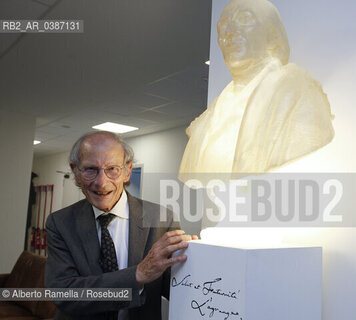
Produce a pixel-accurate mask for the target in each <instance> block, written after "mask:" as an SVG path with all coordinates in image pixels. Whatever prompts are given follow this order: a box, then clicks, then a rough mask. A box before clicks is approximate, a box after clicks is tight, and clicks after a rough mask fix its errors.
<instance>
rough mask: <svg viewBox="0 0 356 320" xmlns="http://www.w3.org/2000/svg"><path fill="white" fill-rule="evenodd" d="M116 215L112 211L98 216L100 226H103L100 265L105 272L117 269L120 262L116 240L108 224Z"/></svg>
mask: <svg viewBox="0 0 356 320" xmlns="http://www.w3.org/2000/svg"><path fill="white" fill-rule="evenodd" d="M114 217H115V215H113V214H112V213H109V214H102V215H100V216H99V217H98V220H99V223H100V226H101V258H100V266H101V268H102V269H103V272H111V271H117V270H119V268H118V262H117V258H116V250H115V245H114V241H112V238H111V236H110V233H109V230H108V225H109V223H110V222H111V220H112V219H114Z"/></svg>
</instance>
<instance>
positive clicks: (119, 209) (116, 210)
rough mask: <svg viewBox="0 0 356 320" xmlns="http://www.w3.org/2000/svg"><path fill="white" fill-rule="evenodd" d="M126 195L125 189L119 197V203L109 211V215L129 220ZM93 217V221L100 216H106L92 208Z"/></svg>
mask: <svg viewBox="0 0 356 320" xmlns="http://www.w3.org/2000/svg"><path fill="white" fill-rule="evenodd" d="M127 204H128V203H127V194H126V191H125V189H123V190H122V193H121V197H120V199H119V201H118V202H117V203H116V204H115V206H114V207H113V208H112V209H111V210H110V213H112V214H114V215H115V216H118V217H120V218H123V219H128V218H129V212H128V210H127ZM92 207H93V210H94V216H95V219H97V218H98V217H99V216H100V215H102V214H106V212H104V211H102V210H100V209H98V208H96V207H94V206H93V205H92Z"/></svg>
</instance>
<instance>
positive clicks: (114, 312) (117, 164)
mask: <svg viewBox="0 0 356 320" xmlns="http://www.w3.org/2000/svg"><path fill="white" fill-rule="evenodd" d="M132 160H133V152H132V149H131V148H130V147H129V146H128V145H127V144H126V143H124V142H123V141H122V140H120V138H118V137H117V136H116V135H115V134H112V133H110V132H94V133H89V134H86V135H84V136H83V137H81V138H80V139H79V140H78V141H77V142H76V143H75V144H74V146H73V148H72V151H71V154H70V166H71V169H72V171H73V173H74V176H75V181H76V184H77V185H78V186H80V187H81V189H82V191H83V193H84V195H85V197H86V199H84V200H82V201H79V202H77V203H75V204H73V205H71V206H69V207H67V208H64V209H62V210H59V211H57V212H55V213H53V214H51V215H50V216H49V217H48V219H47V224H46V228H47V234H48V260H47V267H46V275H45V284H46V286H47V287H50V288H132V301H131V302H130V303H127V302H117V301H100V302H95V301H59V302H56V304H57V306H58V309H59V312H58V314H57V315H56V319H96V320H98V319H119V320H121V319H161V295H165V296H166V297H168V293H169V267H170V266H172V265H173V264H175V263H177V262H183V261H185V260H186V256H184V255H181V256H177V257H172V253H173V252H175V251H177V250H179V249H184V248H187V246H188V243H187V241H189V240H191V239H192V237H191V236H189V235H185V234H184V231H182V230H174V227H173V217H172V215H170V216H169V219H168V224H167V223H166V224H165V226H164V227H162V226H161V227H159V228H158V227H157V225H158V224H159V221H158V217H159V209H160V208H159V206H158V205H156V204H153V203H149V202H145V201H142V200H140V199H137V198H135V197H133V196H131V195H130V194H129V193H128V192H126V191H125V189H124V184H125V183H127V182H128V181H129V179H130V174H131V170H132ZM143 218H145V219H144V220H143ZM146 218H147V219H146ZM144 221H145V223H144ZM147 221H150V223H151V225H150V226H147ZM193 238H195V236H194V237H193Z"/></svg>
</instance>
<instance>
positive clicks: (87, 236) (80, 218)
mask: <svg viewBox="0 0 356 320" xmlns="http://www.w3.org/2000/svg"><path fill="white" fill-rule="evenodd" d="M76 230H77V232H78V234H79V237H80V238H81V241H82V244H83V248H84V252H85V255H86V259H87V261H88V264H89V268H90V270H91V271H92V272H93V273H94V274H101V273H103V271H102V269H101V267H100V265H99V258H100V244H99V239H98V233H97V230H96V223H95V217H94V212H93V208H92V206H91V204H90V203H89V202H88V201H84V204H83V206H82V208H81V210H80V211H79V212H78V214H77V215H76Z"/></svg>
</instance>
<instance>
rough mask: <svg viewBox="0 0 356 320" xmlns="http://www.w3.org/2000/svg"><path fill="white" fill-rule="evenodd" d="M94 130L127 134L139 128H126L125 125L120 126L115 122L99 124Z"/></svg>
mask: <svg viewBox="0 0 356 320" xmlns="http://www.w3.org/2000/svg"><path fill="white" fill-rule="evenodd" d="M92 128H93V129H97V130H105V131H110V132H115V133H126V132H130V131H135V130H138V128H136V127H131V126H125V125H124V124H118V123H113V122H105V123H102V124H98V125H97V126H94V127H92Z"/></svg>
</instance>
